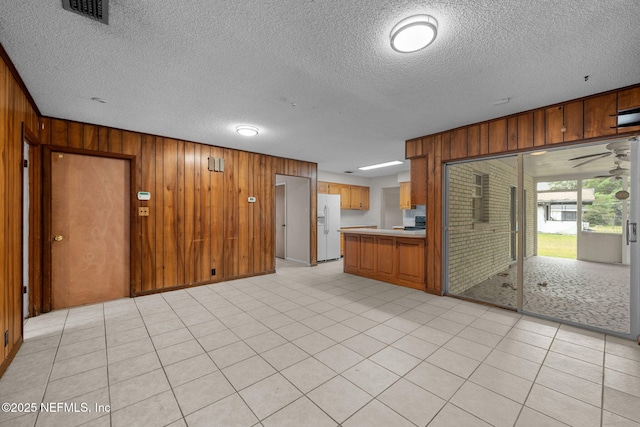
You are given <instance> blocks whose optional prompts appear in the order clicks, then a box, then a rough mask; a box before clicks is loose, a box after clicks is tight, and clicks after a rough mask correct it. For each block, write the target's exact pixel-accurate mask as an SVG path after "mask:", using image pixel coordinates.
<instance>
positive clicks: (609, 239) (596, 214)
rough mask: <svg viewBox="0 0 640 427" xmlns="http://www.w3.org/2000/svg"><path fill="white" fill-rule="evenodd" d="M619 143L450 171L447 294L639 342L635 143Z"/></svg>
mask: <svg viewBox="0 0 640 427" xmlns="http://www.w3.org/2000/svg"><path fill="white" fill-rule="evenodd" d="M624 141H628V140H624ZM624 141H623V142H616V143H615V144H612V142H611V141H609V142H608V143H601V144H596V145H585V146H579V147H572V148H565V149H558V150H553V151H548V152H540V153H530V154H520V155H518V156H509V157H501V158H494V159H488V160H478V161H471V162H463V163H452V164H448V165H447V166H446V178H445V179H446V182H447V186H446V188H447V191H446V193H445V218H444V219H445V221H444V222H445V228H444V230H445V236H444V241H445V242H446V245H445V248H444V250H445V257H446V258H445V272H446V280H447V283H446V284H445V285H446V289H447V293H448V294H450V295H455V296H459V297H463V298H467V299H471V300H477V301H482V302H486V303H491V304H495V305H498V306H503V307H506V308H512V309H516V310H518V311H522V312H524V313H529V314H533V315H536V316H541V317H545V318H550V319H554V320H559V321H563V322H566V323H570V324H577V325H582V326H586V327H589V328H594V329H597V330H603V331H608V332H612V333H615V334H618V335H623V336H632V335H634V334H635V336H637V335H638V334H639V333H640V315H639V314H638V313H639V312H638V305H639V304H640V297H639V290H638V287H639V286H640V285H639V284H638V283H639V282H640V277H639V273H638V267H639V265H638V264H639V262H638V261H639V258H640V254H639V253H638V252H639V251H638V243H636V242H634V239H635V234H634V232H633V230H634V227H635V230H637V228H638V226H637V225H635V226H634V224H638V223H639V222H640V221H639V218H638V216H639V213H640V207H639V206H638V200H637V199H638V197H637V196H636V194H634V191H635V190H637V188H634V184H633V183H637V182H639V181H638V179H640V178H639V177H638V172H637V169H638V166H637V163H638V160H637V156H638V155H637V148H635V149H634V148H633V147H637V144H638V143H637V142H636V141H635V140H633V141H629V142H626V143H625V142H624ZM611 147H617V148H616V150H613V149H611ZM620 147H622V148H620ZM634 150H635V151H634ZM633 153H636V154H635V156H636V157H633V155H632V154H633ZM634 174H635V175H634ZM627 224H629V225H627Z"/></svg>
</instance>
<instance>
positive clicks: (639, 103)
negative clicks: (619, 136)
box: [616, 87, 640, 133]
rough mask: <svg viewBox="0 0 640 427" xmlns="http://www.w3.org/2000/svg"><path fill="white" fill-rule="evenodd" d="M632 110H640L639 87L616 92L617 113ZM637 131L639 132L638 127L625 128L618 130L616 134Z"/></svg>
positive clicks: (639, 128)
mask: <svg viewBox="0 0 640 427" xmlns="http://www.w3.org/2000/svg"><path fill="white" fill-rule="evenodd" d="M632 108H640V87H635V88H632V89H626V90H621V91H620V92H618V113H619V112H621V111H625V110H631V109H632ZM616 124H617V121H616ZM637 131H640V126H625V127H620V128H618V133H627V132H637Z"/></svg>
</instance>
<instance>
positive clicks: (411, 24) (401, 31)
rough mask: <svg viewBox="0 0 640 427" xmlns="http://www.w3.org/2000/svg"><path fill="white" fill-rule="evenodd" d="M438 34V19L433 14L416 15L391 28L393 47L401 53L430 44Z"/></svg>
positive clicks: (416, 49)
mask: <svg viewBox="0 0 640 427" xmlns="http://www.w3.org/2000/svg"><path fill="white" fill-rule="evenodd" d="M437 34H438V21H436V18H434V17H433V16H431V15H414V16H410V17H408V18H406V19H403V20H402V21H400V22H398V23H397V24H396V26H395V27H393V29H392V30H391V48H393V50H395V51H396V52H400V53H411V52H416V51H418V50H420V49H424V48H425V47H427V46H429V45H430V44H431V43H432V42H433V41H434V40H435V39H436V35H437Z"/></svg>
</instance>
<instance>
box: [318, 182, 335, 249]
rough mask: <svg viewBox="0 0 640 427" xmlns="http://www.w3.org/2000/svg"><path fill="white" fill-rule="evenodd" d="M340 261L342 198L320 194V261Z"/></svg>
mask: <svg viewBox="0 0 640 427" xmlns="http://www.w3.org/2000/svg"><path fill="white" fill-rule="evenodd" d="M331 259H340V196H339V195H338V194H318V261H328V260H331Z"/></svg>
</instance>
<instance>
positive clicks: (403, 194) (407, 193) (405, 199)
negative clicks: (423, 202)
mask: <svg viewBox="0 0 640 427" xmlns="http://www.w3.org/2000/svg"><path fill="white" fill-rule="evenodd" d="M413 208H415V205H412V204H411V182H401V183H400V209H413Z"/></svg>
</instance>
